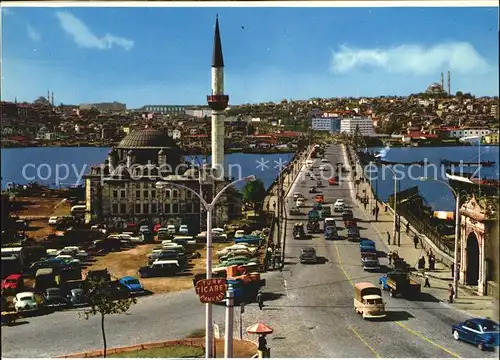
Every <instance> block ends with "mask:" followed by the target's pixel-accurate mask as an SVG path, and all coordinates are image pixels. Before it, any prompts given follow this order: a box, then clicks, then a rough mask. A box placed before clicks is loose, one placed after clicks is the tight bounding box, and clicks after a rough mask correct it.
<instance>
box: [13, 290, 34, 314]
mask: <svg viewBox="0 0 500 360" xmlns="http://www.w3.org/2000/svg"><path fill="white" fill-rule="evenodd" d="M12 302H13V303H14V308H15V309H16V311H17V312H20V313H21V312H23V313H27V312H36V311H38V310H39V305H38V302H37V301H36V298H35V294H34V293H32V292H22V293H18V294H17V295H16V296H14V299H13V300H12Z"/></svg>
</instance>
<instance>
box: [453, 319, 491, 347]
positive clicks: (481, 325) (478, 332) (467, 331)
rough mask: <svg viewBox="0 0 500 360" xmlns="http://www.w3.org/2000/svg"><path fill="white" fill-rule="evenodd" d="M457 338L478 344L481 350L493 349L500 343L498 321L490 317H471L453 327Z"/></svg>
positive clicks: (454, 335)
mask: <svg viewBox="0 0 500 360" xmlns="http://www.w3.org/2000/svg"><path fill="white" fill-rule="evenodd" d="M451 332H452V334H453V337H454V338H455V340H462V341H465V342H468V343H471V344H473V345H476V346H477V347H478V348H479V350H481V351H484V350H493V348H495V347H498V345H499V342H500V341H499V336H500V333H499V326H498V323H497V322H495V321H493V320H490V319H481V318H475V319H469V320H466V321H464V322H461V323H458V324H455V325H453V326H452V327H451Z"/></svg>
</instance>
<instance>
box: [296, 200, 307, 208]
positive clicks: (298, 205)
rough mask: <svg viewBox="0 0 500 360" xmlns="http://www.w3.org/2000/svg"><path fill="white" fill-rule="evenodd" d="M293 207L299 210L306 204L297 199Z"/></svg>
mask: <svg viewBox="0 0 500 360" xmlns="http://www.w3.org/2000/svg"><path fill="white" fill-rule="evenodd" d="M295 206H296V207H298V208H300V207H302V206H306V202H305V201H304V199H301V198H299V199H297V202H296V203H295Z"/></svg>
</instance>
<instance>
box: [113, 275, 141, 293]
mask: <svg viewBox="0 0 500 360" xmlns="http://www.w3.org/2000/svg"><path fill="white" fill-rule="evenodd" d="M118 282H119V283H120V285H121V286H122V287H123V288H124V289H126V290H127V291H128V293H129V294H130V295H137V294H144V286H142V284H141V283H140V281H139V280H137V279H136V278H134V277H132V276H125V277H122V278H121V279H120V280H118Z"/></svg>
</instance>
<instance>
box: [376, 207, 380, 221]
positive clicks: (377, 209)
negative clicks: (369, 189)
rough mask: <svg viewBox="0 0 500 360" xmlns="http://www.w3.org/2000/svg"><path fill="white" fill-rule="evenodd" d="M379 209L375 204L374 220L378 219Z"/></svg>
mask: <svg viewBox="0 0 500 360" xmlns="http://www.w3.org/2000/svg"><path fill="white" fill-rule="evenodd" d="M379 211H380V208H379V207H378V205H377V206H375V221H378V213H379Z"/></svg>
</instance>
